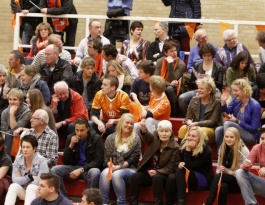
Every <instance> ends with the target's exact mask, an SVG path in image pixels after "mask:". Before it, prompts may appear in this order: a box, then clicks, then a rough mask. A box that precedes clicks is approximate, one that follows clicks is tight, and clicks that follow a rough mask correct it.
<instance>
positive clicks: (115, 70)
mask: <svg viewBox="0 0 265 205" xmlns="http://www.w3.org/2000/svg"><path fill="white" fill-rule="evenodd" d="M106 73H107V74H109V75H114V76H116V77H117V78H118V80H119V87H118V88H119V89H121V90H123V91H124V92H126V93H127V94H128V95H129V94H130V90H131V87H132V82H133V79H132V77H131V76H130V75H129V74H128V73H127V72H125V71H124V70H123V68H122V67H121V65H120V64H119V63H118V62H117V61H115V60H111V61H109V62H108V64H107V72H106Z"/></svg>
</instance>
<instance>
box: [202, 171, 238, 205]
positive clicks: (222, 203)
mask: <svg viewBox="0 0 265 205" xmlns="http://www.w3.org/2000/svg"><path fill="white" fill-rule="evenodd" d="M220 175H221V174H220V173H219V174H217V175H215V177H214V179H213V182H212V185H211V189H210V192H209V196H208V198H207V200H206V202H205V205H212V204H213V203H214V201H215V198H216V195H217V189H218V183H219V179H220ZM228 192H230V193H240V188H239V186H238V184H237V181H236V178H235V177H234V176H233V175H231V174H225V173H223V175H222V183H221V188H220V192H219V197H218V204H219V205H226V204H227V193H228Z"/></svg>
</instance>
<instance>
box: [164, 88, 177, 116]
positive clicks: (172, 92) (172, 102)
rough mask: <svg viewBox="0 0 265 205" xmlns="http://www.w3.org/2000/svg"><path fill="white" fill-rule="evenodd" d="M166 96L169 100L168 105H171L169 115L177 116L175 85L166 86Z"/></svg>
mask: <svg viewBox="0 0 265 205" xmlns="http://www.w3.org/2000/svg"><path fill="white" fill-rule="evenodd" d="M165 93H166V95H167V98H168V100H169V102H170V107H171V113H170V116H171V117H177V113H178V111H177V107H178V105H177V102H178V100H177V96H176V86H171V85H169V86H167V88H166V91H165Z"/></svg>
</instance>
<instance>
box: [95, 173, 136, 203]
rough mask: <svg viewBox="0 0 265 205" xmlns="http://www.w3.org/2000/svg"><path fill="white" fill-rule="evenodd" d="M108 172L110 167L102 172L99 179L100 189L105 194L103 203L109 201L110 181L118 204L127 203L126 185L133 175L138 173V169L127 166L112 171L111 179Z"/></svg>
mask: <svg viewBox="0 0 265 205" xmlns="http://www.w3.org/2000/svg"><path fill="white" fill-rule="evenodd" d="M107 173H108V168H106V169H104V170H103V171H102V172H101V175H100V179H99V189H100V190H101V192H102V195H103V204H107V203H108V202H109V190H110V183H112V186H113V189H114V191H115V194H116V196H117V204H118V205H126V185H127V184H128V183H129V182H130V179H131V177H132V175H133V174H134V173H136V169H132V168H125V169H120V170H117V171H115V172H113V173H112V180H111V181H110V180H108V179H107V177H106V175H107Z"/></svg>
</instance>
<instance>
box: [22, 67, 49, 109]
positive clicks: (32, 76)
mask: <svg viewBox="0 0 265 205" xmlns="http://www.w3.org/2000/svg"><path fill="white" fill-rule="evenodd" d="M20 79H21V83H20V84H19V85H18V88H19V89H20V90H22V92H23V94H24V97H25V98H26V95H27V93H28V91H29V90H31V89H34V88H36V89H39V90H40V91H41V93H42V96H43V98H44V102H45V104H46V105H50V101H51V95H50V90H49V87H48V85H47V83H46V82H45V81H43V80H40V75H39V74H38V73H37V70H36V69H35V68H34V67H33V66H32V65H26V66H25V68H24V69H23V70H22V71H21V72H20Z"/></svg>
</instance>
